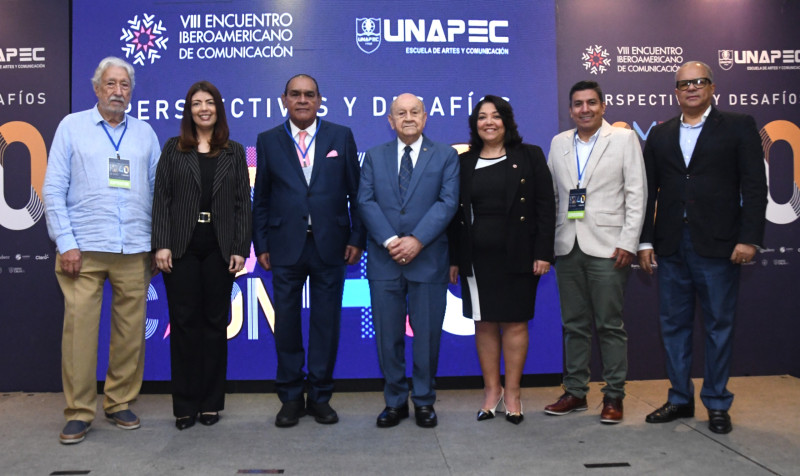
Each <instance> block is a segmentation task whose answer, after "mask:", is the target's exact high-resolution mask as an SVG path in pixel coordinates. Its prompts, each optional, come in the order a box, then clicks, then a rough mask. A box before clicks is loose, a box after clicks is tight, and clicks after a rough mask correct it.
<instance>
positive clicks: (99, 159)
mask: <svg viewBox="0 0 800 476" xmlns="http://www.w3.org/2000/svg"><path fill="white" fill-rule="evenodd" d="M92 85H93V86H94V91H95V94H96V95H97V105H96V106H95V107H93V108H92V109H89V110H86V111H81V112H77V113H74V114H70V115H68V116H67V117H65V118H64V119H63V120H62V121H61V124H59V126H58V129H57V130H56V135H55V137H54V138H53V144H52V146H51V148H50V155H49V157H48V164H47V173H46V175H45V181H44V201H45V205H46V208H47V210H46V216H47V230H48V232H49V234H50V238H51V239H52V240H53V241H55V242H56V247H57V251H58V254H57V256H56V278H57V279H58V283H59V285H60V286H61V290H62V291H63V293H64V308H65V311H64V332H63V337H62V344H61V353H62V355H61V373H62V381H63V386H64V395H65V397H66V400H67V407H66V409H65V410H64V416H65V417H66V420H67V424H66V426H65V427H64V429H63V430H62V432H61V434H60V441H61V443H64V444H72V443H79V442H81V441H83V439H84V438H85V436H86V433H87V432H88V431H89V429H90V426H91V423H92V420H93V419H94V416H95V412H96V407H97V386H96V381H97V376H96V373H97V339H98V328H99V321H100V308H101V305H102V302H103V286H104V284H105V281H106V280H108V281H109V283H110V285H111V289H112V292H113V298H112V304H111V320H112V323H111V326H110V327H111V343H110V352H109V362H108V373H107V375H106V380H105V391H104V393H105V398H104V400H103V410H104V412H105V416H106V418H108V419H109V420H110V421H112V422H113V423H115V424H116V426H117V427H119V428H122V429H127V430H134V429H136V428H139V425H140V423H139V418H138V417H137V416H136V415H135V414H134V413H133V412H132V411H131V410H130V409H129V408H128V405H129V403H130V402H132V401H133V400H135V399H136V397H137V396H138V394H139V389H140V388H141V385H142V376H143V373H144V319H145V312H146V298H147V290H148V287H149V284H150V277H151V276H152V270H153V269H154V268H153V267H152V259H151V255H150V229H151V226H150V219H151V208H152V201H153V184H154V182H155V175H156V164H157V163H158V158H159V156H160V147H159V144H158V137H156V134H155V132H153V129H152V128H151V127H150V125H148V124H147V123H146V122H143V121H140V120H138V119H136V118H134V117H131V116H129V115H127V114H125V110H126V108H127V107H128V104H129V103H130V99H131V92H132V91H133V86H134V71H133V67H132V66H131V65H130V64H129V63H127V62H126V61H124V60H122V59H119V58H115V57H108V58H105V59H104V60H103V61H101V62H100V65H99V66H98V67H97V69H96V70H95V74H94V77H93V78H92Z"/></svg>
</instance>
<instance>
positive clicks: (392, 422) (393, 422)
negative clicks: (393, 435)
mask: <svg viewBox="0 0 800 476" xmlns="http://www.w3.org/2000/svg"><path fill="white" fill-rule="evenodd" d="M403 418H408V405H403V406H402V407H386V408H384V409H383V411H382V412H381V414H380V415H378V428H389V427H392V426H397V424H398V423H400V420H402V419H403Z"/></svg>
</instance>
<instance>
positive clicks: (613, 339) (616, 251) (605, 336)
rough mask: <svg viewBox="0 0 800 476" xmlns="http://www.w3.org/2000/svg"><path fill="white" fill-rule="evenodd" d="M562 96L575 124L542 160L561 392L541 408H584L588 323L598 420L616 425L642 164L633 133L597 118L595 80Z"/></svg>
mask: <svg viewBox="0 0 800 476" xmlns="http://www.w3.org/2000/svg"><path fill="white" fill-rule="evenodd" d="M569 98H570V104H569V111H570V117H571V118H572V120H573V121H575V124H576V126H577V128H576V129H571V130H568V131H565V132H562V133H560V134H558V135H557V136H555V137H554V138H553V142H552V144H551V145H550V156H549V159H548V163H549V166H550V171H551V172H552V175H553V184H554V188H555V194H556V239H555V254H556V279H557V282H558V290H559V296H560V300H561V319H562V322H563V325H564V353H565V355H566V359H565V368H564V388H565V392H564V394H563V395H562V396H561V397H560V398H559V399H558V401H557V402H556V403H554V404H552V405H548V406H546V407H545V412H546V413H547V414H550V415H566V414H567V413H570V412H573V411H583V410H586V409H587V405H586V393H587V392H588V391H589V376H590V371H589V361H590V359H591V340H592V321H594V323H595V327H596V329H597V337H598V341H599V342H600V355H602V360H603V380H605V382H606V385H605V387H603V390H602V391H603V393H604V394H605V396H604V398H603V410H602V412H601V414H600V421H601V422H603V423H619V422H620V421H622V414H623V410H622V399H623V398H624V397H625V377H626V375H627V372H628V356H627V352H628V348H627V339H628V338H627V334H626V333H625V328H624V326H623V323H622V306H623V303H624V292H625V284H626V282H627V280H628V274H629V272H630V264H631V262H632V261H633V258H634V257H635V256H636V252H637V247H638V244H639V234H640V232H641V230H642V223H643V220H644V211H645V201H646V190H645V170H644V161H643V159H642V150H641V147H640V146H639V141H638V139H637V137H636V134H635V133H634V132H633V131H631V130H627V129H621V128H617V127H612V126H611V125H610V124H609V123H608V122H606V121H605V120H603V114H604V113H605V102H604V100H603V93H602V91H601V90H600V86H599V85H598V84H597V83H596V82H594V81H580V82H578V83H576V84H575V85H574V86H573V87H572V89H571V90H570V93H569Z"/></svg>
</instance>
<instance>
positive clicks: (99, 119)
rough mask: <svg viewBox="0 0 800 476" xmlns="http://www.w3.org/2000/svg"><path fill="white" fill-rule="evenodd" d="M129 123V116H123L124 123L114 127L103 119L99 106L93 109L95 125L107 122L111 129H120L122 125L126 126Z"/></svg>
mask: <svg viewBox="0 0 800 476" xmlns="http://www.w3.org/2000/svg"><path fill="white" fill-rule="evenodd" d="M127 121H128V115H127V114H123V115H122V122H120V123H119V124H117V125H116V126H112V125H111V124H110V123H109V122H108V121H106V120H105V119H104V118H103V115H102V114H100V109H98V107H97V104H95V105H94V108H93V109H92V122H93V123H94V124H100V123H101V122H105V123H106V124H108V126H109V127H118V126H121V125H123V124H125V123H126V122H127Z"/></svg>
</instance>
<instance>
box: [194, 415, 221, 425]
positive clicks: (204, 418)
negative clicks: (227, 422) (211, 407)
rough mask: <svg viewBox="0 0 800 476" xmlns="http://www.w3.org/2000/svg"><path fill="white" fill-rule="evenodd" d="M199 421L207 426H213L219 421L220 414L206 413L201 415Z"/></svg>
mask: <svg viewBox="0 0 800 476" xmlns="http://www.w3.org/2000/svg"><path fill="white" fill-rule="evenodd" d="M197 421H199V422H200V423H201V424H203V425H205V426H211V425H213V424H214V423H216V422H218V421H219V413H218V412H205V413H201V414H200V416H199V417H197Z"/></svg>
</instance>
